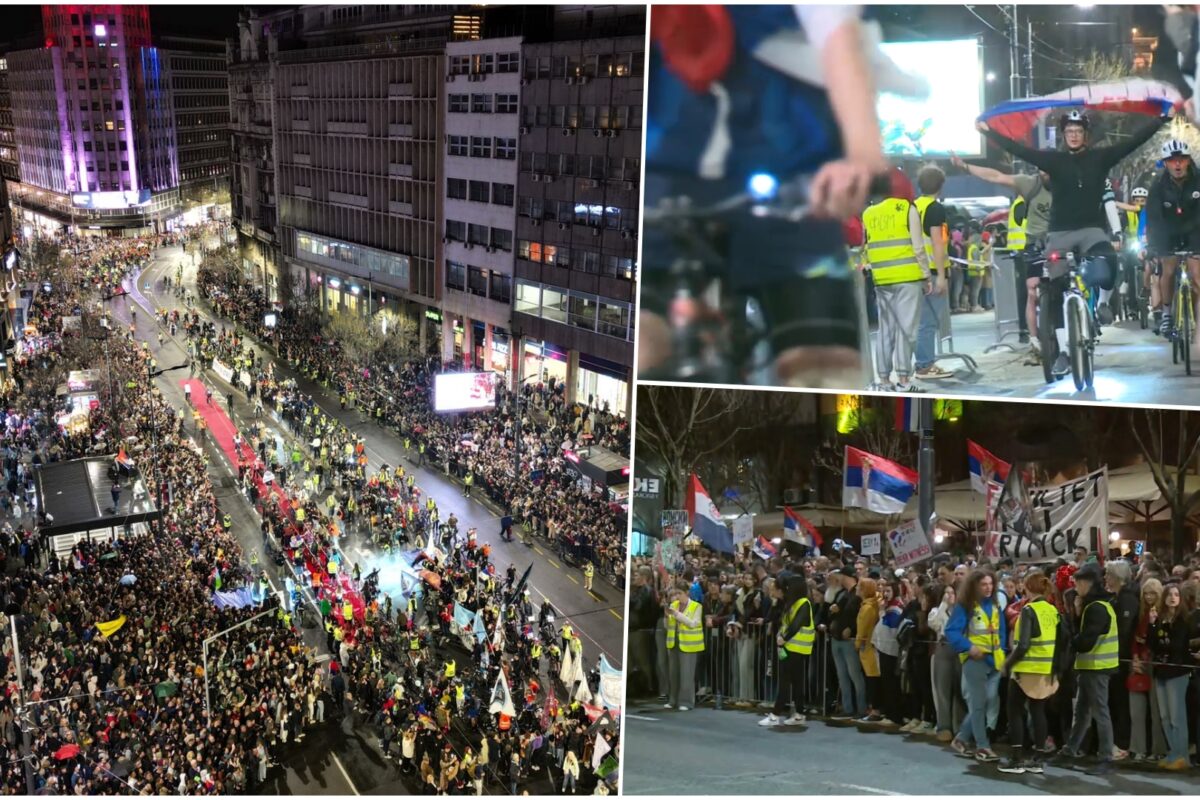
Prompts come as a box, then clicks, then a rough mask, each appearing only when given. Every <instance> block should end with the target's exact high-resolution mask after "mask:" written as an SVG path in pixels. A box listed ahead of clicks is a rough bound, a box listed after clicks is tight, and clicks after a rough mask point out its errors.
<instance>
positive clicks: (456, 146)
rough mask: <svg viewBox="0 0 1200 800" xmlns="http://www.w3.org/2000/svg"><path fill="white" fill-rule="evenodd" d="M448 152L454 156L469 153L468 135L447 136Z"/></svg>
mask: <svg viewBox="0 0 1200 800" xmlns="http://www.w3.org/2000/svg"><path fill="white" fill-rule="evenodd" d="M446 145H447V146H446V153H447V154H448V155H452V156H465V155H467V137H466V136H447V137H446Z"/></svg>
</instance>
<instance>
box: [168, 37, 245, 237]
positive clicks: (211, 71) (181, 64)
mask: <svg viewBox="0 0 1200 800" xmlns="http://www.w3.org/2000/svg"><path fill="white" fill-rule="evenodd" d="M158 41H159V44H160V46H161V47H163V55H164V57H165V58H166V61H167V64H168V66H169V68H170V76H171V108H172V111H173V114H174V118H175V145H176V149H177V152H178V158H179V191H180V196H181V203H182V206H183V212H184V219H185V221H188V222H194V221H199V220H200V219H204V218H215V217H221V216H225V215H226V214H227V213H228V203H229V68H228V64H227V63H226V53H225V42H224V41H215V40H208V39H194V38H182V37H163V38H161V39H159V40H158Z"/></svg>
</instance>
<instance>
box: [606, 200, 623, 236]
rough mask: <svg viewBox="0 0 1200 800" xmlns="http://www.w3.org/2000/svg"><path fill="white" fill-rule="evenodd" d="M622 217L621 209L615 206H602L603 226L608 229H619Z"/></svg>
mask: <svg viewBox="0 0 1200 800" xmlns="http://www.w3.org/2000/svg"><path fill="white" fill-rule="evenodd" d="M622 218H623V214H622V211H621V209H619V208H617V207H616V206H605V207H604V227H606V228H608V229H609V230H610V231H619V230H621V220H622Z"/></svg>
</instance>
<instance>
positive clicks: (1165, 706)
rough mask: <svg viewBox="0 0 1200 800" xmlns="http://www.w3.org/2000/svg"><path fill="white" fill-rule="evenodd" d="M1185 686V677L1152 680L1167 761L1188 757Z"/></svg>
mask: <svg viewBox="0 0 1200 800" xmlns="http://www.w3.org/2000/svg"><path fill="white" fill-rule="evenodd" d="M1187 685H1188V676H1187V675H1180V676H1179V677H1177V678H1158V677H1156V678H1155V679H1154V693H1155V694H1156V695H1157V696H1158V707H1159V710H1160V711H1161V712H1162V723H1163V730H1164V731H1166V734H1167V760H1168V761H1178V760H1179V759H1181V758H1182V759H1187V757H1188V717H1187Z"/></svg>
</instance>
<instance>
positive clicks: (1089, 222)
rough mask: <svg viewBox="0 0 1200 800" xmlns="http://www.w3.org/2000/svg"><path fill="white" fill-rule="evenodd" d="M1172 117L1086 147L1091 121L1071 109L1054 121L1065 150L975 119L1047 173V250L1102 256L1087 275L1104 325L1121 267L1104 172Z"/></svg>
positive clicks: (1062, 357) (1063, 366) (1058, 322)
mask: <svg viewBox="0 0 1200 800" xmlns="http://www.w3.org/2000/svg"><path fill="white" fill-rule="evenodd" d="M1172 115H1174V109H1172V110H1171V112H1170V114H1169V115H1164V116H1162V117H1160V118H1158V119H1156V120H1154V121H1152V122H1151V123H1150V124H1147V125H1145V126H1144V127H1143V129H1142V130H1140V131H1136V132H1135V133H1134V134H1133V135H1131V136H1130V137H1129V138H1128V139H1126V140H1125V141H1122V142H1119V143H1117V144H1114V145H1111V146H1108V147H1089V146H1088V135H1089V132H1090V129H1091V121H1090V120H1089V119H1088V116H1087V115H1086V114H1084V113H1083V112H1081V111H1079V110H1078V109H1072V110H1071V111H1069V112H1067V113H1065V114H1063V115H1062V116H1061V117H1060V118H1059V120H1058V132H1059V135H1060V137H1061V139H1062V140H1063V144H1064V145H1065V149H1064V150H1061V151H1059V150H1038V149H1035V148H1032V147H1028V146H1026V145H1024V144H1021V143H1020V142H1016V141H1013V140H1012V139H1009V138H1008V137H1006V136H1002V135H1000V134H999V133H996V132H995V131H993V130H991V129H990V128H989V127H988V125H987V123H986V122H983V121H980V122H978V123H976V128H977V129H978V130H979V131H980V132H981V133H982V134H983V135H984V136H985V137H987V139H988V140H989V141H990V142H992V143H993V144H995V145H996V146H998V147H1001V148H1003V149H1004V150H1006V151H1007V152H1009V153H1011V154H1012V155H1014V156H1016V157H1017V158H1020V159H1022V160H1023V161H1026V162H1028V163H1030V164H1033V165H1034V166H1035V167H1037V168H1038V169H1040V170H1042V171H1044V172H1046V173H1047V174H1048V175H1049V176H1050V182H1051V183H1052V184H1053V186H1054V205H1053V206H1052V207H1051V209H1050V230H1049V233H1048V235H1047V237H1046V248H1047V250H1051V251H1059V252H1067V251H1078V252H1079V254H1080V256H1081V257H1087V256H1103V257H1104V258H1103V259H1102V260H1100V261H1099V262H1093V267H1099V266H1100V265H1101V264H1103V265H1105V266H1107V269H1104V268H1099V269H1094V270H1093V272H1092V274H1090V275H1088V279H1089V281H1090V282H1091V283H1092V284H1094V285H1096V286H1099V287H1100V305H1099V307H1098V309H1097V313H1098V315H1099V317H1100V321H1101V322H1102V323H1108V322H1111V321H1112V318H1113V316H1112V311H1111V309H1109V307H1108V300H1109V297H1110V296H1111V295H1112V288H1113V285H1114V283H1115V281H1116V275H1117V270H1118V268H1119V263H1118V259H1117V254H1116V250H1115V249H1114V248H1113V245H1112V240H1111V233H1110V231H1109V227H1110V226H1109V223H1108V220H1107V219H1106V212H1105V209H1104V201H1105V190H1106V186H1107V183H1108V173H1109V171H1110V170H1112V168H1113V167H1115V166H1116V165H1117V164H1119V163H1120V162H1121V161H1122V160H1123V159H1124V158H1125V157H1126V156H1128V155H1129V154H1130V153H1132V152H1133V151H1134V150H1137V149H1138V148H1139V147H1141V146H1142V145H1143V144H1145V143H1146V142H1147V141H1148V140H1149V139H1150V137H1152V136H1154V134H1155V133H1156V132H1157V131H1158V129H1159V128H1161V127H1162V126H1163V125H1164V124H1166V122H1167V120H1168V119H1169V118H1170V116H1172ZM1054 277H1056V278H1057V277H1060V276H1057V275H1055V276H1054ZM1055 283H1057V281H1055ZM1055 308H1056V314H1055V316H1056V319H1055V330H1056V332H1057V335H1058V340H1059V358H1058V361H1057V362H1056V364H1055V369H1054V371H1055V372H1056V373H1061V374H1066V372H1068V371H1069V362H1068V360H1067V352H1068V350H1069V348H1068V346H1067V334H1066V330H1065V329H1064V328H1063V320H1062V319H1061V317H1062V313H1061V308H1060V306H1059V305H1058V304H1055Z"/></svg>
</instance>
